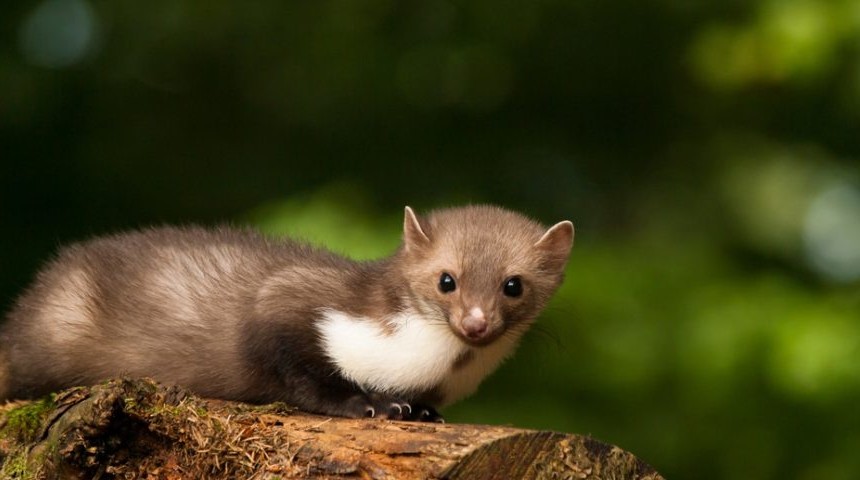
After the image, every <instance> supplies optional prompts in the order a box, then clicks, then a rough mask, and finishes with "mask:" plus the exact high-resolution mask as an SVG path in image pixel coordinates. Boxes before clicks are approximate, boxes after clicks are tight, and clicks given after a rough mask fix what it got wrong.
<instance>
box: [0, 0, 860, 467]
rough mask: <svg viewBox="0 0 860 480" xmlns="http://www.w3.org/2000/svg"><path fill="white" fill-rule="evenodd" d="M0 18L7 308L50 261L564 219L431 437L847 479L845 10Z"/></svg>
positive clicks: (390, 7)
mask: <svg viewBox="0 0 860 480" xmlns="http://www.w3.org/2000/svg"><path fill="white" fill-rule="evenodd" d="M3 10H4V13H3V15H2V16H0V31H2V38H0V42H2V43H0V157H2V160H0V220H2V223H0V225H2V229H3V231H2V233H3V234H2V235H0V269H2V272H3V275H2V276H0V301H2V307H3V309H4V310H5V309H7V308H8V307H9V305H10V304H11V302H12V301H13V299H14V297H15V295H16V294H17V293H18V292H20V290H21V289H22V288H24V286H25V285H26V284H27V282H28V281H29V279H30V278H31V277H32V275H33V273H34V271H35V270H36V269H37V268H38V265H39V264H40V263H41V262H43V261H44V260H45V259H47V258H49V257H50V255H51V254H52V252H54V251H56V248H57V246H58V245H60V244H64V243H67V242H70V241H73V240H78V239H83V238H86V237H89V236H92V235H95V234H100V233H104V232H110V231H116V230H119V229H125V228H132V227H137V226H142V225H150V224H159V223H189V222H194V223H204V224H213V223H219V222H234V223H250V224H254V225H257V226H259V227H261V228H263V229H265V230H266V231H269V232H272V233H293V234H299V235H302V236H304V237H306V238H308V239H311V240H313V241H315V242H320V243H324V244H326V245H329V246H331V247H332V248H334V249H336V250H338V251H341V252H344V253H348V254H350V255H353V256H355V257H359V258H371V257H376V256H380V255H385V254H387V253H389V252H390V251H391V250H392V249H394V248H395V247H396V245H397V242H398V235H399V229H400V224H401V223H400V222H401V215H402V208H403V205H405V204H409V205H412V206H413V207H415V208H417V209H418V210H419V212H420V211H426V210H427V209H428V208H432V207H438V206H446V205H453V204H461V203H466V202H492V203H497V204H501V205H504V206H507V207H509V208H512V209H516V210H520V211H523V212H526V213H528V214H530V215H533V216H535V217H537V218H539V219H541V220H542V221H544V222H545V223H551V222H555V221H558V220H561V219H571V220H573V221H574V223H575V224H576V227H577V243H576V247H575V249H574V253H573V256H572V258H571V261H570V265H569V270H568V278H567V281H566V283H565V284H564V286H563V288H562V290H561V291H560V293H559V294H558V295H557V296H556V298H555V299H554V301H553V303H552V305H551V306H550V308H549V309H548V310H547V312H546V313H545V314H544V315H543V317H542V319H541V320H540V322H539V326H538V327H537V328H536V329H535V330H534V331H533V332H531V333H530V335H529V336H528V337H527V338H526V340H525V341H524V344H523V346H522V348H521V349H520V351H519V352H518V354H517V355H516V357H515V358H514V359H513V360H511V361H509V362H508V363H507V364H506V365H505V366H504V367H503V368H502V369H501V370H500V371H499V372H498V373H497V374H496V375H494V376H493V377H492V378H491V379H490V380H489V381H488V382H487V383H486V384H485V385H484V387H483V388H482V389H481V390H480V392H479V393H478V394H477V395H475V396H474V397H472V398H471V399H469V400H467V401H465V402H463V403H462V404H460V405H458V406H456V407H453V408H451V409H449V410H448V411H447V412H446V413H447V414H448V417H449V419H451V420H453V421H463V422H489V423H498V424H512V425H516V426H521V427H534V428H550V429H556V430H563V431H569V432H578V433H583V434H591V435H593V436H594V437H596V438H598V439H601V440H604V441H606V442H610V443H614V444H617V445H619V446H621V447H623V448H625V449H628V450H630V451H632V452H634V453H636V454H637V455H639V456H640V457H641V458H643V459H644V460H646V461H647V462H649V463H651V464H653V465H654V466H655V467H656V468H658V470H660V471H661V472H662V473H664V474H665V475H666V476H668V477H670V478H696V479H717V478H756V479H777V478H779V479H782V478H792V479H822V478H826V479H837V480H838V479H855V478H858V477H860V455H858V453H857V452H858V451H860V406H858V405H860V168H858V162H857V160H858V158H860V1H857V0H727V1H711V2H708V1H701V0H699V1H696V0H693V1H679V0H616V1H598V0H573V1H570V0H568V1H563V0H472V1H463V2H450V1H445V0H425V1H417V0H416V1H403V2H395V1H391V0H321V1H316V2H299V1H273V0H268V1H261V2H236V1H233V2H228V1H224V0H212V1H205V2H204V1H184V2H183V1H175V0H171V1H164V0H155V1H151V2H128V1H105V0H99V1H96V0H44V1H26V2H25V1H18V0H9V1H6V2H5V3H4V9H3Z"/></svg>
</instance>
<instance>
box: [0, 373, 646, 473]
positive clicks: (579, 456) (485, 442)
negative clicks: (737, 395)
mask: <svg viewBox="0 0 860 480" xmlns="http://www.w3.org/2000/svg"><path fill="white" fill-rule="evenodd" d="M0 432H2V435H0V460H2V468H0V478H21V479H31V478H32V479H37V478H81V479H83V478H86V479H89V478H99V479H110V478H116V479H126V478H146V479H166V480H176V479H205V478H219V479H222V478H254V479H289V478H320V479H323V478H369V479H388V478H394V479H401V478H405V479H412V478H416V479H421V478H446V479H478V480H480V479H511V478H547V479H550V478H552V479H618V480H620V479H642V480H646V479H648V480H657V479H662V477H661V476H660V475H659V474H658V473H657V472H655V471H654V470H653V469H652V468H651V467H649V466H648V465H646V464H645V463H643V462H642V461H640V460H639V459H637V458H636V457H634V456H633V455H631V454H630V453H628V452H625V451H623V450H621V449H619V448H617V447H613V446H610V445H606V444H604V443H601V442H599V441H597V440H593V439H591V438H589V437H583V436H579V435H570V434H563V433H555V432H547V431H534V430H522V429H516V428H509V427H495V426H485V425H465V424H426V423H425V424H420V423H409V422H395V421H387V420H376V419H361V420H352V419H343V418H328V417H320V416H316V415H308V414H304V413H299V412H296V411H294V410H292V409H290V408H289V407H287V406H286V405H279V404H273V405H266V406H253V405H246V404H241V403H233V402H224V401H216V400H205V399H200V398H197V397H195V396H192V395H189V394H187V393H186V392H184V391H182V390H179V389H176V388H165V387H162V386H160V385H158V384H156V383H153V382H151V381H147V380H129V379H119V380H115V381H111V382H108V383H105V384H102V385H98V386H95V387H91V388H76V389H72V390H67V391H65V392H62V393H60V394H58V395H56V396H54V397H52V398H50V399H43V400H40V401H34V402H18V403H12V404H8V405H6V406H4V407H2V408H0Z"/></svg>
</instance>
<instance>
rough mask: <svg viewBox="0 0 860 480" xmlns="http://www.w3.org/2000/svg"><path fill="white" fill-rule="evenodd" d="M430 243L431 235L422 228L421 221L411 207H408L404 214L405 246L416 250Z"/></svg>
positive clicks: (407, 248)
mask: <svg viewBox="0 0 860 480" xmlns="http://www.w3.org/2000/svg"><path fill="white" fill-rule="evenodd" d="M429 244H430V237H428V236H427V234H426V233H424V229H423V228H421V222H419V221H418V217H416V216H415V212H413V211H412V209H411V208H409V207H406V209H405V212H404V214H403V246H404V247H406V250H414V249H416V248H421V247H424V246H427V245H429Z"/></svg>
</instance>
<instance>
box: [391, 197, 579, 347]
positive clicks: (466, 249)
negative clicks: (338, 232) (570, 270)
mask: <svg viewBox="0 0 860 480" xmlns="http://www.w3.org/2000/svg"><path fill="white" fill-rule="evenodd" d="M573 235H574V230H573V224H572V223H571V222H569V221H563V222H559V223H557V224H555V225H554V226H552V227H551V228H549V229H547V228H546V227H544V226H542V225H540V224H539V223H537V222H535V221H533V220H531V219H529V218H527V217H525V216H523V215H520V214H518V213H515V212H511V211H509V210H505V209H502V208H499V207H494V206H485V205H481V206H469V207H461V208H454V209H445V210H436V211H433V212H431V213H430V214H428V215H427V216H426V217H421V218H419V217H418V216H416V215H415V213H414V212H413V211H412V209H411V208H409V207H406V213H405V217H404V221H403V243H402V245H401V248H400V251H399V252H398V256H400V258H401V259H402V260H404V261H403V262H401V264H402V266H403V269H404V270H403V274H404V277H405V278H406V279H407V282H408V284H409V289H410V291H411V293H412V296H413V298H414V299H416V302H417V303H418V305H416V307H417V308H419V309H421V310H423V311H425V312H426V313H429V314H432V315H433V316H436V317H439V318H444V319H445V321H447V323H448V325H449V326H450V328H451V330H452V331H453V332H454V334H455V335H456V336H457V337H459V338H460V339H461V340H462V341H463V342H465V343H466V344H469V345H474V346H483V345H487V344H489V343H491V342H493V341H494V340H495V339H497V338H499V337H500V336H502V335H505V334H508V335H515V336H519V335H521V334H522V333H523V332H525V330H526V329H527V328H528V327H529V325H531V323H532V322H533V321H534V319H535V318H536V317H537V315H538V314H539V313H540V311H541V309H543V307H544V306H545V305H546V302H547V301H548V300H549V298H550V296H551V295H552V294H553V293H554V292H555V290H556V289H557V288H558V286H559V284H560V283H561V281H562V278H563V274H564V267H565V265H566V263H567V258H568V255H569V254H570V249H571V247H572V246H573Z"/></svg>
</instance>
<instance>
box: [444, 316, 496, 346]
mask: <svg viewBox="0 0 860 480" xmlns="http://www.w3.org/2000/svg"><path fill="white" fill-rule="evenodd" d="M451 330H453V331H454V334H455V335H457V337H458V338H459V339H460V340H462V341H463V342H464V343H465V344H467V345H470V346H473V347H484V346H487V345H489V344H491V343H493V341H494V340H496V339H497V338H499V337H500V336H502V333H503V332H504V329H503V328H488V329H487V330H486V331H484V332H481V333H479V334H476V333H473V334H472V335H469V333H467V332H466V331H465V329H463V328H462V327H461V326H460V325H457V324H455V323H453V322H452V323H451Z"/></svg>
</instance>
